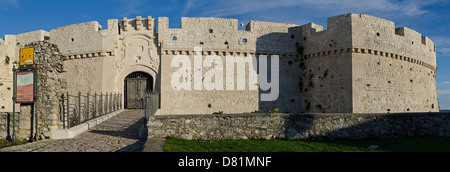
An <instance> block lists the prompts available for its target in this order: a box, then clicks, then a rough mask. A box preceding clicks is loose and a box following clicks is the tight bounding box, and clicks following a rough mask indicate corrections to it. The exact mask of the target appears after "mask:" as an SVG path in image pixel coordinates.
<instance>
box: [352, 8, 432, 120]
mask: <svg viewBox="0 0 450 172" xmlns="http://www.w3.org/2000/svg"><path fill="white" fill-rule="evenodd" d="M347 16H348V18H350V19H351V21H352V42H353V59H352V60H353V61H352V63H353V67H352V69H353V76H352V77H353V88H354V89H353V112H354V113H365V112H371V113H377V112H387V113H389V112H390V113H398V112H438V111H439V104H438V99H437V92H436V71H437V66H436V51H435V47H434V43H433V42H432V41H431V40H430V39H429V38H428V37H426V36H422V35H421V34H420V33H418V32H416V31H414V30H411V29H409V28H406V27H401V28H395V23H393V22H391V21H388V20H384V19H381V18H377V17H373V16H369V15H363V14H361V15H360V14H349V15H347Z"/></svg>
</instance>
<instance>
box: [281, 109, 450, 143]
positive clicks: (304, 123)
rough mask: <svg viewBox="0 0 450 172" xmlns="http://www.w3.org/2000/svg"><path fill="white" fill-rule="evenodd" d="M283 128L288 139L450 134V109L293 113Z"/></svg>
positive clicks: (441, 135)
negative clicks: (392, 111)
mask: <svg viewBox="0 0 450 172" xmlns="http://www.w3.org/2000/svg"><path fill="white" fill-rule="evenodd" d="M284 128H285V137H286V139H289V140H297V139H379V138H398V137H421V136H435V137H449V136H450V113H427V114H425V113H410V114H333V115H331V114H320V115H293V116H290V117H289V118H286V121H285V125H284Z"/></svg>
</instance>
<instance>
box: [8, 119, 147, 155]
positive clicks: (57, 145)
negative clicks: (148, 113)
mask: <svg viewBox="0 0 450 172" xmlns="http://www.w3.org/2000/svg"><path fill="white" fill-rule="evenodd" d="M143 112H144V111H140V110H135V111H131V110H126V111H124V112H122V113H120V114H117V115H116V116H114V117H112V118H111V119H109V120H107V121H105V122H103V123H101V124H98V125H97V126H96V127H94V128H93V129H90V130H89V131H86V132H84V133H82V134H80V135H78V136H77V137H75V138H73V139H64V140H43V141H38V142H35V143H31V144H26V145H21V146H16V147H10V148H5V149H0V152H142V151H143V149H144V144H145V142H146V140H145V139H138V135H139V133H138V131H139V128H140V127H141V126H142V124H143V122H144V119H143Z"/></svg>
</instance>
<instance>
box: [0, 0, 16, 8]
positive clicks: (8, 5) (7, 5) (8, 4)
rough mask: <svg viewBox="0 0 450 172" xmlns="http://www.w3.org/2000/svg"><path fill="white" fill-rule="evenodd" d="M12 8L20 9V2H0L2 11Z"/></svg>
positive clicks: (10, 0)
mask: <svg viewBox="0 0 450 172" xmlns="http://www.w3.org/2000/svg"><path fill="white" fill-rule="evenodd" d="M11 7H14V8H19V0H0V8H1V9H4V10H6V9H9V8H11Z"/></svg>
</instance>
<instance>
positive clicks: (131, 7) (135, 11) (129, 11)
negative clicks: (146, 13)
mask: <svg viewBox="0 0 450 172" xmlns="http://www.w3.org/2000/svg"><path fill="white" fill-rule="evenodd" d="M146 3H148V0H120V1H119V4H120V6H121V8H120V10H119V11H118V13H119V15H120V16H124V17H133V18H134V17H136V16H132V15H139V14H140V13H142V12H143V11H141V9H142V6H143V5H144V4H146Z"/></svg>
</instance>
